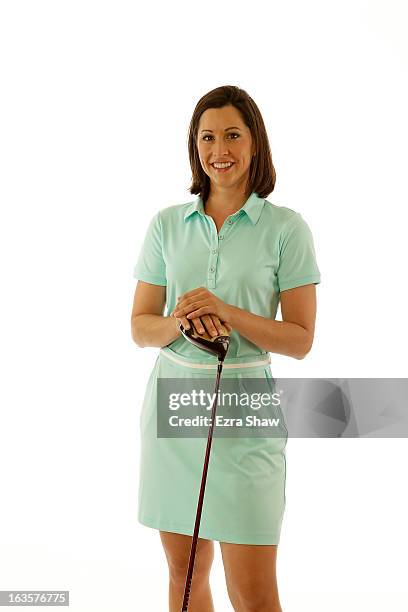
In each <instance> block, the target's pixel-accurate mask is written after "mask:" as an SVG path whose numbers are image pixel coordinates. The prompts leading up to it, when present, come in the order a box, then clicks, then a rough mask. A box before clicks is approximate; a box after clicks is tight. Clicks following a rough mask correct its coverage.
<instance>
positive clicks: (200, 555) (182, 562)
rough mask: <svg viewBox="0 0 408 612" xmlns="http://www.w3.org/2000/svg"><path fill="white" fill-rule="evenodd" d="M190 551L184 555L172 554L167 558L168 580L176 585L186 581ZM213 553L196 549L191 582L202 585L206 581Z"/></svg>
mask: <svg viewBox="0 0 408 612" xmlns="http://www.w3.org/2000/svg"><path fill="white" fill-rule="evenodd" d="M189 559H190V551H188V554H184V555H173V556H171V557H170V558H169V559H168V566H169V576H170V581H171V582H172V583H173V584H174V585H175V586H177V587H183V588H184V585H185V582H186V576H187V570H188V562H189ZM212 560H213V554H211V552H210V551H206V552H200V551H196V556H195V560H194V568H193V584H194V585H200V584H201V585H202V584H205V583H207V582H208V580H209V576H210V571H211V565H212Z"/></svg>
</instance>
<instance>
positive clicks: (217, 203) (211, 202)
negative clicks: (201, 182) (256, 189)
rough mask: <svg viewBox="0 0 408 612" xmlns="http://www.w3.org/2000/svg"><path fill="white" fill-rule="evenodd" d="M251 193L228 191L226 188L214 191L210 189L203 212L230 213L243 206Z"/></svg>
mask: <svg viewBox="0 0 408 612" xmlns="http://www.w3.org/2000/svg"><path fill="white" fill-rule="evenodd" d="M250 195H251V194H250V193H245V192H244V191H242V190H241V191H235V192H233V193H228V190H223V191H219V192H215V193H214V191H213V190H211V192H210V194H209V196H208V199H207V201H206V202H205V205H204V207H205V212H206V213H207V214H211V213H220V214H225V215H231V214H234V213H235V212H237V210H239V209H240V208H242V207H243V205H244V204H245V202H246V201H247V199H248V198H249V196H250Z"/></svg>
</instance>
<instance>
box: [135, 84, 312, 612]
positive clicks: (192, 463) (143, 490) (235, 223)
mask: <svg viewBox="0 0 408 612" xmlns="http://www.w3.org/2000/svg"><path fill="white" fill-rule="evenodd" d="M188 146H189V156H190V164H191V168H192V185H191V187H190V192H191V193H192V194H197V195H198V197H197V199H196V200H194V201H193V202H188V203H185V204H178V205H175V206H169V207H167V208H164V209H161V210H160V211H159V212H157V213H156V214H155V215H154V217H153V219H152V220H151V222H150V225H149V228H148V230H147V234H146V237H145V240H144V244H143V247H142V249H141V252H140V254H139V258H138V261H137V264H136V266H135V269H134V276H135V278H137V279H138V283H137V287H136V291H135V296H134V304H133V311H132V338H133V340H134V341H135V342H136V344H137V345H138V346H140V347H144V346H157V347H161V350H160V352H159V355H158V357H157V360H156V363H155V366H154V368H153V370H152V372H151V375H150V378H149V381H148V386H147V390H146V394H145V398H144V404H143V408H142V413H141V420H140V424H141V454H140V484H139V515H138V519H139V521H140V522H141V523H142V524H144V525H147V526H150V527H153V528H156V529H158V530H159V531H160V537H161V542H162V544H163V548H164V552H165V555H166V558H167V561H168V566H169V577H170V585H169V606H170V607H169V609H170V611H171V612H176V611H177V612H178V611H179V610H180V608H181V601H182V597H183V592H184V585H185V579H186V572H187V565H188V559H189V553H190V547H191V535H192V533H193V527H194V521H195V514H196V508H197V500H198V492H199V486H200V482H201V474H202V468H203V460H204V454H205V446H206V443H207V440H206V437H201V438H184V439H183V438H170V437H167V438H161V437H158V436H157V430H156V410H157V406H156V390H157V386H156V385H157V379H158V378H172V377H173V378H177V377H184V378H193V377H195V376H196V377H201V378H203V377H208V378H212V380H213V381H214V380H215V374H216V370H215V369H209V368H211V365H210V364H212V367H213V368H216V360H215V358H214V357H213V356H212V355H210V354H207V353H205V352H204V351H201V350H200V349H199V348H197V347H196V346H194V345H192V344H191V343H190V342H188V341H186V339H185V338H184V336H183V335H182V334H181V332H180V330H179V324H180V323H182V324H183V325H184V326H186V327H187V328H189V327H190V325H192V326H194V328H195V329H196V331H198V333H202V332H205V331H207V332H208V333H210V334H214V335H216V334H217V333H218V332H219V333H221V328H220V325H221V324H225V325H226V327H227V329H228V331H229V332H230V337H231V341H230V347H229V351H228V353H227V357H226V359H225V362H224V364H225V365H224V369H223V374H222V378H224V377H228V376H232V377H239V378H245V377H251V378H258V377H260V378H263V379H265V378H267V379H269V380H273V378H272V374H271V370H270V366H269V362H270V355H269V353H270V352H271V353H279V354H281V355H288V356H290V357H294V358H295V359H303V357H305V355H306V354H307V353H308V352H309V351H310V349H311V347H312V343H313V336H314V327H315V317H316V288H315V285H316V284H318V283H319V282H320V273H319V269H318V267H317V263H316V258H315V252H314V246H313V238H312V235H311V232H310V229H309V227H308V225H307V224H306V222H305V221H304V220H303V218H302V217H301V215H300V214H299V213H297V212H295V211H293V210H291V209H289V208H286V207H281V206H276V205H274V204H272V203H271V202H269V201H267V200H266V199H265V198H266V197H267V195H268V194H270V193H271V192H272V191H273V189H274V185H275V170H274V167H273V164H272V157H271V152H270V147H269V142H268V137H267V134H266V130H265V126H264V122H263V119H262V116H261V114H260V111H259V109H258V107H257V106H256V104H255V103H254V101H253V100H252V99H251V98H250V96H249V95H248V94H247V93H246V92H245V91H243V90H242V89H239V88H238V87H233V86H224V87H218V88H216V89H214V90H213V91H210V92H209V93H207V94H206V95H205V96H203V97H202V98H201V99H200V100H199V102H198V104H197V105H196V108H195V110H194V113H193V116H192V119H191V123H190V130H189V143H188ZM279 301H280V304H281V313H282V319H283V320H282V321H275V315H276V311H277V307H278V303H279ZM165 304H167V309H168V311H167V315H163V312H164V307H165ZM214 364H215V365H214ZM228 368H229V369H228ZM209 373H210V374H209ZM281 416H282V415H281ZM285 433H286V435H285V436H283V437H280V438H273V437H268V438H254V437H252V438H251V437H247V438H239V437H235V438H221V437H219V438H216V437H214V439H213V444H212V449H211V457H210V465H209V471H208V476H207V484H206V489H205V496H204V504H203V512H202V516H201V524H200V531H199V535H200V538H199V540H198V546H197V552H196V559H195V565H194V574H193V581H192V588H191V594H190V603H189V610H191V612H204V611H205V612H210V611H212V610H214V607H213V602H212V597H211V592H210V586H209V574H210V568H211V563H212V560H213V555H214V548H213V546H214V540H215V541H217V540H218V541H219V542H220V547H221V554H222V560H223V564H224V570H225V577H226V584H227V589H228V594H229V597H230V600H231V603H232V606H233V608H234V610H236V611H237V612H238V611H239V612H246V611H249V610H257V612H264V611H265V612H266V611H267V612H280V611H281V610H282V609H281V606H280V602H279V595H278V588H277V583H276V552H277V546H278V543H279V536H280V529H281V522H282V517H283V513H284V508H285V501H286V500H285V477H286V462H285V445H286V439H287V431H286V429H285Z"/></svg>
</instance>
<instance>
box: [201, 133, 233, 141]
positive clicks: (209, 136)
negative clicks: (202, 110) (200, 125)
mask: <svg viewBox="0 0 408 612" xmlns="http://www.w3.org/2000/svg"><path fill="white" fill-rule="evenodd" d="M228 136H238V138H239V137H240V134H238V133H237V132H230V133H229V134H228ZM206 138H212V136H211V134H205V136H203V140H206ZM232 140H236V138H233V139H232ZM206 142H208V140H207V141H206Z"/></svg>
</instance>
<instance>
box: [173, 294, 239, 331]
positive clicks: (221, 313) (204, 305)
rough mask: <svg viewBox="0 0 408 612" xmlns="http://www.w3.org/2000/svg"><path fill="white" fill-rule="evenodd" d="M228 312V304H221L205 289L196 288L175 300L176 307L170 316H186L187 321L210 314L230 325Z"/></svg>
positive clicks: (219, 300) (229, 310) (221, 302)
mask: <svg viewBox="0 0 408 612" xmlns="http://www.w3.org/2000/svg"><path fill="white" fill-rule="evenodd" d="M230 312H231V309H230V304H226V303H225V302H223V301H222V300H221V299H220V298H219V297H217V296H216V295H214V294H213V293H211V291H208V289H207V288H206V287H198V288H197V289H192V290H191V291H188V292H187V293H184V294H183V295H181V296H180V297H179V298H178V299H177V306H176V308H175V309H174V310H173V312H172V313H171V315H170V316H172V317H173V316H175V317H182V316H186V317H187V318H188V319H194V318H197V317H201V316H202V315H205V314H210V313H211V314H215V315H217V317H218V318H219V319H220V320H221V321H224V322H226V323H230V321H229V317H230Z"/></svg>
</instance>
